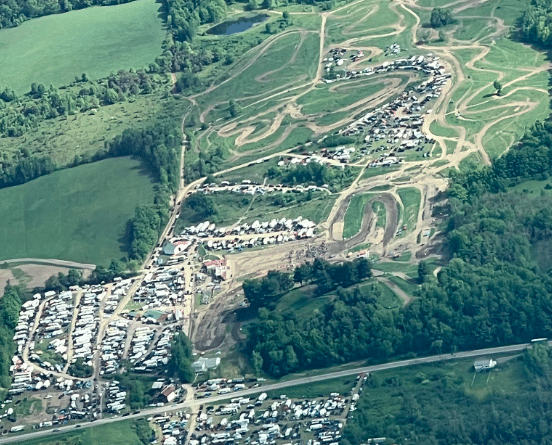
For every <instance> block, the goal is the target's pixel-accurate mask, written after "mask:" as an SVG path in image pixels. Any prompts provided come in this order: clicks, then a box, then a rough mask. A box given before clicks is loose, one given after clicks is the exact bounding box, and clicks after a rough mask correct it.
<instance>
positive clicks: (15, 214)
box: [0, 158, 153, 265]
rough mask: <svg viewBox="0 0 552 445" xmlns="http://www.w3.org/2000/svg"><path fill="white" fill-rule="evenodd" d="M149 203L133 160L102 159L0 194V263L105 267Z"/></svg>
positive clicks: (148, 190) (144, 179)
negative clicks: (57, 262) (139, 211)
mask: <svg viewBox="0 0 552 445" xmlns="http://www.w3.org/2000/svg"><path fill="white" fill-rule="evenodd" d="M152 201H153V183H152V181H151V179H150V178H149V177H148V176H147V174H146V173H145V172H144V171H143V166H142V164H141V163H140V162H139V161H138V160H134V159H130V158H114V159H107V160H104V161H100V162H95V163H93V164H87V165H81V166H79V167H75V168H71V169H66V170H62V171H58V172H55V173H51V174H49V175H47V176H43V177H41V178H38V179H35V180H34V181H31V182H28V183H26V184H23V185H19V186H16V187H10V188H6V189H2V190H0V214H1V215H2V218H1V220H0V239H2V249H0V259H1V260H4V259H13V258H55V259H62V260H71V261H78V262H82V263H94V264H104V265H105V264H107V263H109V261H110V260H111V259H113V258H116V259H119V258H121V257H122V256H124V251H123V250H122V249H125V244H126V239H125V233H126V228H127V222H128V220H129V219H130V218H132V216H133V215H134V209H135V207H136V206H137V205H138V204H149V203H151V202H152Z"/></svg>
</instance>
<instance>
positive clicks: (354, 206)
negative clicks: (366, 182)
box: [343, 193, 374, 239]
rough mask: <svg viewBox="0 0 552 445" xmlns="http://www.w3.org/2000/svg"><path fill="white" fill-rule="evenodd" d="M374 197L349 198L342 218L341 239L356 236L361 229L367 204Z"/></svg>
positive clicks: (358, 196)
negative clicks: (349, 200)
mask: <svg viewBox="0 0 552 445" xmlns="http://www.w3.org/2000/svg"><path fill="white" fill-rule="evenodd" d="M373 197H374V194H372V193H364V194H361V195H355V196H353V197H352V198H351V202H349V206H348V207H347V211H346V212H345V217H344V218H343V238H344V239H347V238H351V237H352V236H354V235H356V234H357V233H358V232H359V231H360V228H361V227H362V218H364V212H365V210H366V204H367V202H368V201H369V200H370V199H371V198H373Z"/></svg>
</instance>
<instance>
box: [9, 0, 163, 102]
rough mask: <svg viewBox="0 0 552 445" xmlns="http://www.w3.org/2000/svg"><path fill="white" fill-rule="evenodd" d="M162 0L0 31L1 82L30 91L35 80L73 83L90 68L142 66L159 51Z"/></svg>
mask: <svg viewBox="0 0 552 445" xmlns="http://www.w3.org/2000/svg"><path fill="white" fill-rule="evenodd" d="M158 10H159V3H156V2H155V1H154V0H139V1H135V2H131V3H127V4H124V5H117V6H104V7H92V8H86V9H82V10H79V11H71V12H67V13H65V14H54V15H50V16H46V17H41V18H37V19H33V20H29V21H27V22H24V23H22V24H21V25H20V26H18V27H16V28H9V29H3V30H1V31H0V85H3V86H5V85H8V86H9V87H10V88H13V89H14V90H15V91H16V92H17V93H20V94H22V93H26V92H27V91H29V89H30V85H31V83H33V82H37V83H43V84H45V85H46V86H48V85H50V84H52V85H54V86H62V85H67V84H69V83H71V82H72V81H73V80H74V78H75V76H80V75H81V74H82V73H87V74H88V76H89V77H90V78H102V77H106V76H107V75H109V73H110V72H111V71H117V70H119V69H129V68H131V67H132V68H142V67H146V66H147V65H148V64H149V63H151V62H152V61H153V60H155V58H156V57H157V56H159V55H160V54H161V51H162V49H161V43H162V41H163V38H164V37H165V30H164V26H163V23H162V21H161V18H160V17H159V12H158Z"/></svg>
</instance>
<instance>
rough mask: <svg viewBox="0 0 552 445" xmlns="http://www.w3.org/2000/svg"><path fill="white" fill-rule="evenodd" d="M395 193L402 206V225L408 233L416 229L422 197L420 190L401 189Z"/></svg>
mask: <svg viewBox="0 0 552 445" xmlns="http://www.w3.org/2000/svg"><path fill="white" fill-rule="evenodd" d="M397 193H398V194H399V196H400V198H401V201H402V204H403V210H404V211H403V220H402V223H403V224H406V230H407V231H409V232H410V231H412V230H414V229H415V228H416V222H417V221H418V212H419V211H420V201H421V199H422V195H421V193H420V190H418V189H417V188H415V187H406V188H401V189H399V190H398V191H397Z"/></svg>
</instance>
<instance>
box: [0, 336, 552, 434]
mask: <svg viewBox="0 0 552 445" xmlns="http://www.w3.org/2000/svg"><path fill="white" fill-rule="evenodd" d="M548 344H549V345H550V346H552V341H549V342H548ZM530 347H531V345H530V344H527V343H523V344H519V345H511V346H502V347H498V348H487V349H477V350H474V351H466V352H458V353H456V354H440V355H432V356H429V357H420V358H414V359H409V360H401V361H397V362H390V363H382V364H380V365H372V366H363V367H359V368H353V369H344V370H343V371H335V372H328V373H327V374H321V375H315V376H310V377H301V378H298V379H294V380H289V381H285V382H278V383H270V384H267V385H262V386H259V387H257V388H249V389H245V390H242V391H238V392H231V393H230V394H223V395H217V396H214V397H209V398H208V399H199V400H190V401H187V402H182V403H179V404H175V405H170V406H169V405H167V406H163V407H156V408H151V409H144V410H142V411H141V412H140V414H131V415H129V416H126V417H120V416H119V417H116V418H105V419H100V420H97V421H95V422H85V423H82V424H81V425H82V426H81V429H82V428H91V427H94V426H98V425H104V424H107V423H113V422H120V421H122V420H129V419H136V418H139V417H146V416H148V417H149V416H153V415H155V414H163V413H168V412H172V411H182V410H184V409H186V408H192V407H194V406H198V405H205V404H209V405H210V404H213V403H215V402H219V401H222V400H228V399H231V398H234V397H238V396H239V397H243V396H249V395H253V394H259V393H261V392H268V391H275V390H278V391H281V390H283V389H285V388H290V387H292V386H300V385H308V384H309V383H315V382H320V381H323V380H330V379H335V378H339V377H347V376H352V375H357V374H361V373H369V372H376V371H384V370H388V369H395V368H404V367H406V366H416V365H423V364H428V363H436V362H444V361H450V360H461V359H466V358H475V357H481V356H488V355H496V354H510V353H516V352H520V351H523V350H525V349H528V348H530ZM74 429H75V425H69V426H62V427H59V434H61V433H64V432H68V431H72V430H74ZM56 434H58V433H57V432H56ZM53 435H54V434H53V433H52V429H49V430H39V431H35V432H32V433H25V434H19V435H13V436H4V437H2V438H0V444H4V443H20V442H21V441H23V440H30V439H39V438H41V437H46V436H53Z"/></svg>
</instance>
